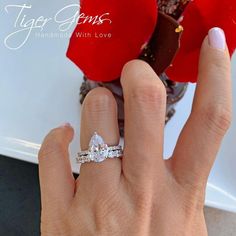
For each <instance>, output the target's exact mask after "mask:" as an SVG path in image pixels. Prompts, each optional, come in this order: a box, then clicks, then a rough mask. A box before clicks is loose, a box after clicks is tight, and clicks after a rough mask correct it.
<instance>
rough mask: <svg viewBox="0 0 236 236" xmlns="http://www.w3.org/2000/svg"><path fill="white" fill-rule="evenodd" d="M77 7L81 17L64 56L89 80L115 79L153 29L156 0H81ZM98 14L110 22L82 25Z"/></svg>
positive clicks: (138, 50) (140, 49)
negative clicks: (88, 18) (89, 17)
mask: <svg viewBox="0 0 236 236" xmlns="http://www.w3.org/2000/svg"><path fill="white" fill-rule="evenodd" d="M80 6H81V9H80V13H81V14H82V15H81V18H80V20H79V24H78V25H77V27H76V29H75V31H74V33H73V35H72V37H71V40H70V45H69V48H68V52H67V56H68V57H69V58H70V59H71V60H72V61H73V62H74V63H75V64H76V65H77V66H78V67H79V68H80V69H81V70H82V71H83V73H84V74H85V75H86V76H87V77H88V78H89V79H90V80H95V81H112V80H115V79H117V78H119V77H120V74H121V70H122V67H123V66H124V64H125V63H126V62H128V61H129V60H132V59H135V58H138V56H139V55H140V53H141V51H142V47H143V45H144V44H145V43H146V42H147V41H149V39H150V37H151V35H152V33H153V31H154V29H155V26H156V22H157V4H156V0H128V1H127V0H119V1H117V0H81V1H80ZM104 13H108V14H105V15H104ZM102 15H104V17H103V18H102V19H104V18H108V19H110V20H111V21H112V22H110V21H109V20H108V19H107V20H105V21H104V22H103V23H102V19H100V21H99V22H100V23H101V24H96V23H95V24H93V23H94V22H93V21H92V22H90V23H89V22H88V21H87V22H84V20H85V19H86V17H88V16H91V17H92V18H93V19H94V18H95V16H98V17H97V19H99V17H101V16H102ZM100 34H101V35H100ZM109 34H110V35H109ZM102 36H103V38H102Z"/></svg>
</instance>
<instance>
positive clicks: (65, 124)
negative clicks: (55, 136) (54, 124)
mask: <svg viewBox="0 0 236 236" xmlns="http://www.w3.org/2000/svg"><path fill="white" fill-rule="evenodd" d="M64 127H71V124H70V123H68V122H66V123H64V124H62V125H60V126H59V128H64Z"/></svg>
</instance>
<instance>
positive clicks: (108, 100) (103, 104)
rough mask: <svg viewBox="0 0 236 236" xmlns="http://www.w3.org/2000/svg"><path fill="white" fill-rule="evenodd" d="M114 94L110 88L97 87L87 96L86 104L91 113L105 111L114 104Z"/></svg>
mask: <svg viewBox="0 0 236 236" xmlns="http://www.w3.org/2000/svg"><path fill="white" fill-rule="evenodd" d="M112 96H113V95H112V94H111V92H110V91H109V90H108V89H105V88H96V89H94V90H92V91H91V92H90V93H89V94H88V95H87V97H86V99H85V102H84V106H85V109H86V110H87V111H88V112H89V113H96V114H97V113H104V112H107V111H108V110H110V109H111V106H113V104H114V101H113V99H112V98H113V97H112Z"/></svg>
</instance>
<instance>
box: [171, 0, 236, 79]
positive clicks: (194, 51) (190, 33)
mask: <svg viewBox="0 0 236 236" xmlns="http://www.w3.org/2000/svg"><path fill="white" fill-rule="evenodd" d="M181 24H182V25H183V27H184V32H183V34H182V38H181V47H180V50H179V52H178V54H177V56H176V58H175V59H174V62H173V66H172V67H169V69H168V70H167V74H168V76H169V78H170V79H171V80H174V81H178V82H196V81H197V70H198V59H199V53H200V48H201V44H202V41H203V40H204V38H205V36H206V35H207V33H208V30H209V29H210V28H212V27H216V26H217V27H221V28H222V29H223V30H224V31H225V34H226V38H227V42H228V47H229V50H230V54H231V55H232V53H233V52H234V50H235V48H236V1H235V0H224V1H222V0H214V1H207V0H194V1H192V2H190V4H189V6H188V7H187V9H186V10H185V13H184V19H183V21H182V22H181Z"/></svg>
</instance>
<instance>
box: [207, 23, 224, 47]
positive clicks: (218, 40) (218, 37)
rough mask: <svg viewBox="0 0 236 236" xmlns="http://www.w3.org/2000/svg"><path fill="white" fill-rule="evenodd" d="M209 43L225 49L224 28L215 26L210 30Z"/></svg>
mask: <svg viewBox="0 0 236 236" xmlns="http://www.w3.org/2000/svg"><path fill="white" fill-rule="evenodd" d="M208 38H209V44H210V46H211V47H213V48H215V49H219V50H225V47H226V39H225V33H224V31H223V30H222V29H220V28H218V27H215V28H212V29H210V30H209V32H208Z"/></svg>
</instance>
